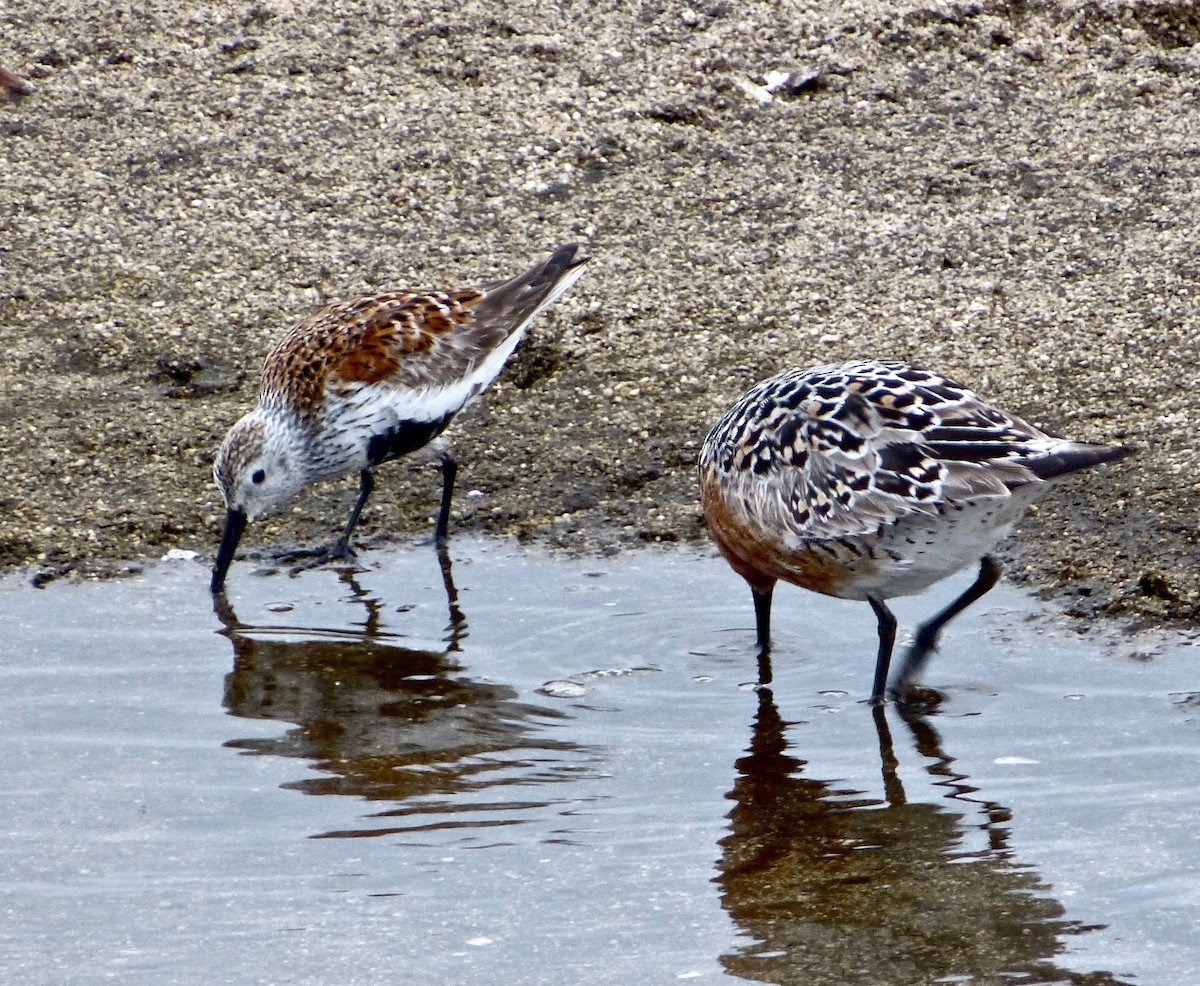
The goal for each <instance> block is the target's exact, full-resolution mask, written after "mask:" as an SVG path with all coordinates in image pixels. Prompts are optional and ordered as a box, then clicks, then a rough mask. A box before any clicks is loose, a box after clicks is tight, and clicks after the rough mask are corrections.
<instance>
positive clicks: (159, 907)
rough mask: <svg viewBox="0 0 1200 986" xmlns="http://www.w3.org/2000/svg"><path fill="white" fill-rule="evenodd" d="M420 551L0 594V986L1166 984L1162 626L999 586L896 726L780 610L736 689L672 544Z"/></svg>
mask: <svg viewBox="0 0 1200 986" xmlns="http://www.w3.org/2000/svg"><path fill="white" fill-rule="evenodd" d="M451 557H452V558H453V571H452V578H453V585H454V587H456V591H457V603H456V604H455V605H451V603H450V602H449V600H448V598H447V585H446V584H445V582H444V579H443V572H442V570H441V568H440V567H439V564H438V559H437V556H436V555H435V553H434V552H433V550H432V549H431V548H428V547H420V546H417V547H412V548H407V549H397V550H393V551H389V552H375V553H371V554H367V555H364V556H363V557H362V559H361V560H360V561H361V564H362V569H363V570H361V571H358V572H355V573H353V574H351V573H348V572H341V573H339V572H336V571H330V570H324V571H312V572H307V573H304V574H303V575H301V576H299V577H297V578H289V577H288V576H286V575H284V574H280V573H266V572H262V571H257V572H256V570H255V566H254V565H253V564H252V563H238V564H237V565H235V567H234V570H233V572H232V574H231V577H230V583H229V600H228V604H227V605H222V606H218V607H216V608H214V606H213V603H212V600H211V597H210V596H209V595H208V592H207V591H206V589H207V579H208V572H207V570H206V569H205V568H204V567H203V566H202V565H201V564H199V563H196V562H191V563H189V562H176V563H163V564H158V565H153V566H149V567H148V568H147V569H146V571H145V572H144V573H143V574H141V575H139V576H136V577H133V578H129V579H125V580H121V581H116V582H110V583H107V584H100V585H69V584H66V583H55V584H51V585H49V586H48V587H46V588H43V589H34V588H32V587H30V586H29V585H28V584H27V583H26V582H23V581H22V580H19V579H17V578H9V579H8V580H6V581H3V582H0V613H2V614H3V620H4V623H3V626H4V628H5V635H4V636H5V639H4V641H3V643H0V653H2V654H3V657H2V660H0V676H2V678H3V695H4V713H3V716H2V717H0V741H2V743H3V749H4V753H5V756H4V766H3V768H2V769H3V784H4V793H3V802H2V803H3V806H4V807H3V816H2V817H0V831H2V832H3V841H2V842H0V874H2V876H0V968H2V969H3V970H4V981H5V982H6V983H22V984H24V983H31V984H41V983H46V984H63V983H72V984H75V983H93V982H97V983H98V982H111V981H117V982H121V983H147V984H149V983H154V984H160V983H197V984H199V983H205V984H210V983H214V982H229V983H256V982H263V983H322V984H333V983H338V984H351V983H401V982H403V983H423V984H431V983H447V984H451V983H454V984H456V983H482V982H489V983H512V984H531V983H547V984H569V983H602V984H607V983H612V984H655V983H674V982H680V981H685V982H687V981H693V980H695V981H699V982H717V981H730V980H755V981H764V982H774V983H797V984H800V983H805V984H813V983H830V984H834V983H836V984H858V983H862V984H876V986H879V984H900V983H922V984H924V983H935V982H944V983H989V984H990V983H1021V982H1037V983H1056V982H1062V983H1079V984H1105V983H1136V984H1142V983H1153V984H1160V983H1161V984H1172V983H1187V982H1194V981H1196V979H1197V978H1198V977H1197V971H1198V970H1200V936H1198V935H1197V928H1198V926H1200V879H1198V878H1200V862H1198V860H1200V835H1198V832H1200V826H1198V825H1197V819H1198V817H1200V785H1198V784H1197V781H1198V780H1200V769H1198V768H1197V766H1196V760H1197V750H1198V746H1200V691H1198V690H1197V689H1200V684H1198V682H1197V676H1196V661H1195V657H1196V651H1195V648H1193V647H1192V641H1191V640H1189V639H1188V638H1187V637H1186V636H1185V635H1168V634H1165V633H1163V634H1156V635H1152V636H1150V635H1145V634H1142V635H1138V636H1129V635H1127V634H1124V633H1121V632H1119V631H1118V630H1117V629H1116V628H1115V627H1111V626H1099V625H1097V626H1093V627H1091V628H1090V629H1088V632H1087V633H1080V632H1079V629H1080V628H1079V626H1078V625H1077V624H1071V623H1068V622H1066V621H1064V620H1062V619H1061V618H1058V617H1056V616H1055V615H1053V613H1054V611H1053V610H1052V609H1050V608H1048V607H1044V606H1042V605H1041V604H1039V603H1037V602H1035V601H1033V600H1032V599H1031V598H1029V597H1028V596H1027V595H1025V594H1022V593H1020V592H1018V591H1017V590H1015V589H1012V588H1008V587H1004V586H1002V587H1001V588H1000V589H998V590H997V591H995V592H993V593H992V594H991V595H990V596H988V597H987V598H986V599H985V600H984V601H983V603H981V604H979V605H978V606H976V607H975V608H974V609H972V610H970V611H968V613H967V614H966V615H965V616H963V617H961V618H960V619H959V620H958V621H957V622H956V623H954V624H952V625H951V627H950V629H949V630H948V632H947V635H946V638H945V640H944V643H943V649H942V653H941V654H940V655H938V656H936V657H935V658H934V660H933V661H932V662H931V664H930V666H929V670H928V672H927V675H926V680H927V682H928V683H929V684H933V685H936V686H937V687H939V688H941V689H942V690H943V691H944V692H945V693H946V694H947V696H948V699H947V701H946V703H945V705H944V706H943V707H942V709H941V711H940V712H939V713H938V714H936V715H932V716H929V717H926V718H925V719H922V720H917V721H914V722H906V721H905V720H904V719H903V718H901V717H900V716H899V715H898V714H897V712H896V710H895V709H894V708H889V709H888V710H887V712H886V714H885V715H880V716H875V715H873V714H872V712H871V710H870V709H869V708H868V707H867V706H866V705H864V704H863V703H862V702H861V699H862V698H864V697H865V695H866V693H867V691H868V690H869V688H870V679H871V671H872V665H873V655H874V646H875V639H874V625H875V623H874V617H873V615H872V614H871V612H870V609H869V607H867V606H865V605H864V604H854V603H841V602H838V601H834V600H828V599H823V598H820V597H816V596H812V595H809V594H806V593H802V592H800V591H799V590H790V589H787V588H781V589H780V591H779V592H778V593H777V594H776V604H775V613H776V629H777V634H776V643H775V682H774V685H773V687H772V689H771V690H769V691H767V690H764V691H761V692H760V691H755V690H754V689H753V688H750V687H748V685H747V683H748V682H749V681H750V680H751V678H752V677H753V675H754V673H755V662H754V652H753V631H752V629H751V626H752V623H753V617H752V613H751V606H750V597H749V593H748V592H747V591H746V590H745V588H744V586H743V585H742V584H741V583H740V581H739V580H737V579H736V578H735V577H734V576H733V575H731V573H730V572H729V571H728V569H727V568H726V567H725V566H724V564H723V563H722V562H720V561H719V560H718V559H716V558H714V557H712V556H710V555H708V554H698V553H696V552H694V551H685V550H679V551H657V550H654V551H651V550H647V551H645V552H641V553H636V554H631V555H626V556H623V557H619V558H616V559H591V560H571V559H566V558H563V557H559V556H553V555H547V554H544V553H541V552H537V551H526V550H522V549H520V548H517V547H515V546H512V545H509V544H504V543H496V542H483V541H470V540H466V539H457V540H455V542H454V544H453V546H452V550H451ZM961 587H962V583H961V582H959V583H952V584H949V585H947V586H946V587H944V588H943V589H941V590H940V591H938V592H936V593H933V594H930V595H928V596H926V597H923V598H921V599H919V600H917V601H915V602H913V601H909V602H906V603H902V604H901V605H899V606H897V610H898V613H899V615H900V617H901V620H902V622H903V623H904V624H905V625H906V626H907V627H910V628H911V626H912V622H913V621H914V620H916V619H919V618H920V617H921V616H923V615H928V614H929V613H931V612H933V610H934V609H935V608H936V607H937V606H938V605H940V604H941V603H942V602H944V601H945V600H947V599H948V598H950V597H951V596H952V595H953V594H954V592H956V591H958V590H959V589H961Z"/></svg>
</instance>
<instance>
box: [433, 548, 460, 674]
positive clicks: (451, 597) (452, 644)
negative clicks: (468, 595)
mask: <svg viewBox="0 0 1200 986" xmlns="http://www.w3.org/2000/svg"><path fill="white" fill-rule="evenodd" d="M437 556H438V565H440V566H441V569H442V585H443V586H444V587H445V589H446V604H447V605H448V606H449V607H450V623H449V624H448V625H447V627H446V630H447V632H448V634H449V636H448V637H447V638H446V643H447V644H449V647H447V648H446V649H447V650H462V647H460V646H459V645H460V643H461V641H462V639H463V637H465V636H466V635H467V618H466V617H465V616H463V611H462V610H461V609H459V608H458V588H457V587H456V586H455V584H454V571H453V569H452V568H451V565H450V552H448V551H447V550H446V546H445V545H444V544H439V545H438V546H437Z"/></svg>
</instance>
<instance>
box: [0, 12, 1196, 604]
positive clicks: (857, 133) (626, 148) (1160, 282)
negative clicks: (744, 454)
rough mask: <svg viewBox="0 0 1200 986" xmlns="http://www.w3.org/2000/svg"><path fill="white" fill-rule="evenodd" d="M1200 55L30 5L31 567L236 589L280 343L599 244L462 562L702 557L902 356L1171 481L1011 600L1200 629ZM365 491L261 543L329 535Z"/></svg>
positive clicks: (24, 53) (690, 29) (1058, 25)
mask: <svg viewBox="0 0 1200 986" xmlns="http://www.w3.org/2000/svg"><path fill="white" fill-rule="evenodd" d="M1198 42H1200V15H1198V14H1197V13H1196V8H1195V6H1194V5H1193V4H1192V3H1190V2H1183V0H1179V2H1173V3H1172V2H1166V3H1153V4H1151V3H1140V2H1133V0H1126V2H1068V0H1055V2H1036V0H1030V2H1022V3H1012V2H1008V3H1004V2H987V0H983V2H975V3H958V2H950V3H941V2H915V3H912V2H901V3H878V2H872V0H851V2H843V3H833V4H830V3H821V4H818V3H807V2H791V3H783V2H774V3H767V2H745V3H730V2H723V0H703V2H697V3H695V4H693V5H689V4H684V3H677V2H674V0H668V2H660V3H617V2H601V3H594V2H590V0H589V2H566V3H564V2H561V0H560V2H555V3H542V2H516V3H508V4H504V5H496V4H487V3H482V2H477V0H466V2H461V3H451V2H441V3H429V2H421V3H415V2H414V3H387V4H383V3H366V2H363V3H359V2H339V3H337V4H333V5H330V4H318V3H310V2H287V0H266V2H259V3H239V2H234V3H227V4H221V5H213V4H209V3H184V2H163V3H159V4H156V5H154V9H153V11H141V10H138V11H136V12H135V11H134V10H133V9H131V8H129V7H126V6H124V5H114V4H101V5H98V6H97V5H90V4H81V3H78V2H77V0H47V2H45V3H41V4H37V5H34V4H29V3H21V4H18V5H17V6H16V8H15V9H13V8H12V7H9V8H7V9H6V10H5V12H3V13H0V65H3V66H4V67H6V68H7V69H9V70H11V71H13V72H15V73H17V74H18V75H19V76H21V77H22V78H24V79H27V80H29V81H30V82H31V83H32V84H33V85H34V86H35V87H36V88H35V91H34V92H33V93H32V94H31V95H28V96H25V97H24V98H22V99H20V100H19V101H15V102H9V103H3V104H0V162H2V166H0V389H2V392H3V395H4V396H3V399H2V400H0V462H2V463H3V466H4V473H5V477H4V479H3V481H2V482H0V564H3V565H4V566H6V567H8V568H10V569H11V568H24V569H28V570H29V572H30V575H31V576H32V577H35V578H39V579H46V578H55V577H62V576H64V575H72V576H77V577H87V576H103V575H110V574H114V573H119V572H120V571H122V570H123V569H124V568H125V567H126V566H127V565H128V564H129V563H130V562H135V563H136V562H137V561H138V560H140V559H147V558H157V557H160V556H161V555H163V554H164V553H165V552H167V551H168V550H170V549H172V548H178V549H184V550H191V551H197V552H200V553H202V554H204V555H211V553H212V552H213V551H214V550H215V547H216V543H217V541H218V539H219V536H220V527H221V523H222V520H223V513H224V511H223V505H222V503H221V502H220V497H219V495H218V493H217V490H216V488H215V486H214V485H213V482H212V477H211V463H212V457H213V453H214V451H215V449H216V447H217V446H218V444H219V443H220V440H221V438H222V436H223V435H224V433H225V431H226V430H227V429H228V427H229V426H230V425H231V424H232V423H233V422H234V421H235V420H236V419H237V418H238V417H239V416H240V415H241V414H242V413H244V412H245V411H246V410H248V409H249V408H250V407H251V406H252V405H253V402H254V399H255V394H256V390H257V385H258V378H259V372H260V368H261V364H262V360H263V358H264V356H265V354H266V352H267V350H268V349H269V347H270V345H271V343H272V341H273V340H275V339H277V338H278V337H279V336H280V335H281V334H282V333H283V332H285V331H286V330H287V329H288V328H289V327H291V326H292V325H293V324H295V323H296V322H297V321H298V320H299V319H300V318H302V317H303V316H305V315H306V314H308V313H310V312H311V311H313V310H314V309H315V308H317V307H318V306H320V305H321V304H323V303H325V302H327V301H331V300H335V299H341V298H347V297H351V296H354V295H357V294H361V293H368V292H374V291H382V290H387V289H396V288H404V287H454V286H460V285H467V284H474V283H480V282H486V281H490V280H494V279H496V278H498V277H503V276H507V275H509V274H513V273H516V272H518V271H520V270H523V269H524V268H525V267H527V266H529V265H530V264H532V263H533V262H534V261H535V260H536V259H538V258H539V257H540V256H542V255H544V254H545V253H546V252H548V251H549V250H550V249H552V248H553V247H554V246H555V245H557V244H560V243H565V242H569V241H579V242H581V243H583V244H585V247H586V250H587V252H588V253H590V254H591V255H592V257H593V260H592V262H591V264H590V269H589V271H588V274H587V276H586V277H585V278H584V279H583V280H581V281H580V282H579V284H577V285H576V286H575V288H574V289H573V290H572V291H571V292H570V294H569V295H568V296H567V297H565V298H564V299H563V300H562V301H561V302H560V303H559V304H557V305H556V306H555V307H554V308H553V309H552V310H551V311H549V312H547V313H546V314H544V315H543V316H542V317H541V318H540V319H539V321H538V322H537V324H536V325H535V327H534V330H533V332H532V334H531V336H530V338H529V339H527V340H526V344H525V345H524V346H523V347H522V349H521V350H520V351H519V353H518V355H517V356H516V357H515V358H514V360H513V362H512V363H511V364H510V365H509V367H508V368H507V370H506V371H505V372H504V374H503V375H502V376H501V377H500V379H499V381H498V382H497V384H496V385H495V386H493V387H492V389H491V390H490V391H489V392H488V393H487V394H486V395H485V396H484V397H483V398H481V399H480V400H479V401H477V402H476V403H475V404H474V405H472V406H471V407H470V408H469V409H468V411H466V412H465V413H464V414H462V415H461V416H460V417H459V418H458V420H457V421H456V423H455V424H454V426H453V427H452V428H451V430H450V432H449V433H448V438H449V441H450V445H451V447H452V448H453V450H454V453H455V455H456V456H457V458H458V459H459V461H460V464H461V471H460V476H459V488H458V495H457V498H456V500H455V507H454V514H453V518H452V523H451V532H452V535H453V532H454V531H455V530H458V531H468V532H476V533H479V532H491V533H496V534H499V535H506V536H517V537H519V538H522V539H534V540H537V541H539V542H541V543H545V544H549V545H553V546H558V547H561V548H564V549H569V550H572V551H581V552H596V551H598V552H612V551H619V550H626V549H631V548H633V547H636V546H641V545H645V544H647V543H651V544H653V543H659V542H696V543H702V542H703V540H704V538H705V533H704V528H703V523H702V518H701V516H700V513H699V508H698V504H697V499H696V484H695V475H694V465H695V459H696V454H697V450H698V447H699V444H700V442H701V441H702V439H703V437H704V435H705V433H706V432H707V430H708V429H709V427H710V426H711V425H712V423H713V422H714V421H715V420H716V417H717V416H718V415H719V413H720V411H721V409H722V408H723V407H725V406H726V405H727V404H728V403H729V402H730V401H732V400H733V399H734V398H736V397H737V396H738V395H739V394H740V393H741V392H742V391H744V390H745V389H746V388H747V387H748V386H749V385H750V384H752V383H754V382H755V381H757V380H759V379H761V378H762V377H764V376H767V375H769V374H770V373H773V372H775V371H776V370H778V369H782V368H784V367H788V366H807V365H819V364H824V363H833V362H839V361H842V360H846V359H855V358H868V357H870V358H874V357H878V358H896V359H904V360H909V361H911V362H913V363H916V364H918V365H922V366H928V367H930V368H933V369H937V370H939V371H941V372H943V373H946V374H948V375H950V376H952V377H955V378H957V379H959V380H961V381H962V382H964V383H966V384H968V385H970V386H972V387H973V388H974V389H976V390H977V391H978V392H979V393H980V394H982V395H983V396H985V397H986V398H988V399H989V400H991V401H992V402H994V403H996V404H997V405H998V406H1000V407H1003V408H1005V409H1006V410H1010V411H1013V412H1015V413H1018V414H1020V415H1022V416H1023V417H1025V418H1027V419H1028V420H1030V421H1032V422H1035V423H1037V424H1039V425H1041V426H1043V427H1045V428H1047V429H1049V430H1051V431H1054V432H1056V433H1061V434H1067V435H1070V436H1071V437H1074V438H1078V439H1084V440H1090V441H1099V442H1108V443H1114V444H1123V445H1128V446H1130V447H1132V448H1134V449H1135V450H1136V454H1135V455H1133V456H1132V457H1130V458H1129V459H1127V460H1125V461H1124V462H1122V463H1120V464H1117V465H1115V466H1111V467H1105V468H1102V469H1099V470H1096V471H1095V472H1092V473H1089V474H1087V475H1083V476H1079V477H1076V478H1073V479H1072V480H1070V481H1068V482H1065V483H1064V484H1062V486H1061V487H1060V488H1059V489H1058V490H1057V491H1056V492H1055V493H1054V494H1052V495H1051V496H1049V497H1047V498H1046V499H1045V500H1044V501H1043V503H1042V505H1041V506H1040V507H1039V509H1038V510H1037V512H1036V514H1034V515H1032V516H1030V517H1029V518H1027V519H1026V520H1025V521H1024V522H1023V524H1022V525H1021V527H1020V530H1019V534H1018V536H1017V537H1016V538H1014V539H1013V540H1011V541H1010V542H1008V544H1007V545H1006V547H1005V550H1004V556H1005V558H1006V561H1007V563H1008V568H1009V573H1008V577H1009V578H1010V579H1016V580H1027V581H1029V582H1030V583H1031V584H1033V585H1036V586H1039V587H1045V588H1046V589H1047V590H1050V591H1053V592H1055V593H1056V594H1057V595H1056V598H1060V599H1061V600H1062V604H1063V608H1064V609H1066V610H1068V611H1070V612H1073V613H1077V614H1080V615H1084V616H1090V615H1093V614H1096V613H1101V612H1104V613H1127V614H1140V615H1145V616H1152V617H1169V618H1177V619H1189V618H1194V617H1195V616H1196V614H1197V612H1198V606H1200V590H1198V587H1197V569H1198V566H1197V557H1198V546H1197V524H1198V521H1200V469H1198V465H1200V452H1198V451H1197V443H1196V439H1195V436H1196V434H1197V431H1198V429H1200V412H1198V411H1197V404H1196V401H1195V400H1193V399H1192V397H1191V393H1190V391H1188V389H1187V387H1188V386H1189V384H1188V381H1189V380H1191V379H1192V377H1193V375H1194V374H1195V372H1196V368H1197V366H1200V344H1198V343H1197V335H1198V329H1200V324H1198V322H1200V319H1198V306H1197V300H1196V299H1197V294H1198V292H1200V278H1198V275H1200V241H1198V240H1197V236H1196V195H1197V191H1198V189H1200V106H1198V98H1200V44H1198ZM378 480H379V482H378V485H377V488H376V492H375V494H374V497H373V499H372V500H371V502H370V504H369V507H368V509H367V511H366V513H365V514H364V518H363V525H362V527H361V529H360V531H361V534H360V539H361V542H362V543H366V544H379V543H383V542H386V541H388V540H391V539H411V538H413V537H417V536H424V535H427V534H429V533H430V532H431V530H432V517H433V515H434V513H435V512H436V506H437V496H438V492H439V479H438V474H437V472H436V470H435V469H434V467H433V466H432V465H430V464H428V463H423V462H420V461H414V462H412V463H406V462H401V463H396V464H392V465H388V466H385V467H383V468H381V469H380V470H379V474H378ZM355 491H356V484H355V483H354V481H353V480H347V481H346V482H344V483H342V484H335V485H331V486H322V487H317V488H313V489H310V490H309V491H307V492H306V493H305V495H304V496H302V497H301V498H300V499H298V500H297V501H296V502H295V504H294V508H293V510H292V511H291V512H290V513H288V514H286V515H284V516H282V517H277V518H274V519H272V520H269V521H264V522H261V523H258V524H256V525H253V526H252V527H251V528H250V530H249V531H248V532H247V535H246V537H245V539H244V542H243V544H244V547H245V549H247V550H249V551H255V550H259V551H262V550H266V549H268V548H271V547H277V546H280V545H291V544H297V543H304V544H313V543H320V542H322V541H324V540H327V539H330V538H331V537H332V535H333V534H334V532H335V531H336V530H337V529H339V528H340V526H341V524H342V523H343V522H344V519H345V516H346V515H347V513H348V511H349V508H350V505H351V503H352V502H353V498H354V495H355ZM730 587H731V591H738V592H741V591H742V586H741V585H740V583H738V582H737V581H736V579H734V577H732V576H731V581H730ZM748 602H749V601H748V600H747V604H748Z"/></svg>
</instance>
